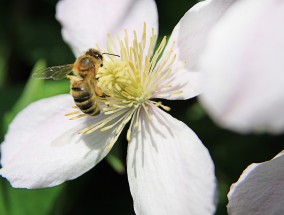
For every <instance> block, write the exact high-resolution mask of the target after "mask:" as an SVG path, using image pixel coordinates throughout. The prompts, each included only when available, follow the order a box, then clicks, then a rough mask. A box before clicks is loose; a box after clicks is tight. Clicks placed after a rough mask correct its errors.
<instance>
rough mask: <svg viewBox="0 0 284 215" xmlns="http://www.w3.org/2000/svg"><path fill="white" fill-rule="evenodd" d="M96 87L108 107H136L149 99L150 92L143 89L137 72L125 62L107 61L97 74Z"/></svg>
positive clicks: (143, 86) (129, 63)
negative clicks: (104, 98)
mask: <svg viewBox="0 0 284 215" xmlns="http://www.w3.org/2000/svg"><path fill="white" fill-rule="evenodd" d="M97 78H98V79H99V81H98V87H100V88H101V89H102V91H103V92H104V94H106V95H107V97H108V99H106V100H107V101H105V103H106V104H107V105H108V106H115V105H117V103H119V104H120V105H126V106H127V107H138V105H140V104H141V103H143V102H145V101H146V100H148V99H150V98H151V92H150V91H149V90H147V89H145V85H144V84H143V83H142V81H141V78H140V76H139V73H138V71H137V70H136V69H135V68H134V67H133V65H131V62H126V61H107V62H105V65H104V67H102V68H100V69H99V71H98V74H97Z"/></svg>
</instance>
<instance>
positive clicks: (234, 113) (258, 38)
mask: <svg viewBox="0 0 284 215" xmlns="http://www.w3.org/2000/svg"><path fill="white" fill-rule="evenodd" d="M283 20H284V2H283V1H277V0H263V1H258V0H247V1H240V2H239V3H238V4H235V5H234V6H233V7H232V8H231V10H229V11H228V13H227V14H226V16H224V17H223V19H222V20H220V23H219V24H218V26H216V28H215V29H214V31H213V32H212V35H211V36H210V40H209V43H208V49H206V52H205V55H204V58H203V60H202V69H203V70H204V74H203V76H204V77H203V79H202V85H203V87H204V94H203V95H202V96H201V101H202V102H203V104H204V106H205V107H206V108H207V109H208V111H209V113H211V115H212V116H213V118H214V119H216V121H217V122H218V123H220V125H222V126H224V127H227V128H230V129H234V130H237V131H240V132H249V131H263V130H266V131H270V132H276V133H278V132H281V131H283V130H284V115H283V109H284V94H283V92H284V84H283V83H284V73H283V69H284V60H283V59H284V51H283V50H284V28H283Z"/></svg>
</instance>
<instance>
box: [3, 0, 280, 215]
mask: <svg viewBox="0 0 284 215" xmlns="http://www.w3.org/2000/svg"><path fill="white" fill-rule="evenodd" d="M56 2H57V1H56V0H38V1H37V0H26V1H22V0H12V1H3V0H2V1H1V5H0V26H1V28H0V98H1V100H0V104H1V106H0V122H1V124H0V139H1V142H2V140H3V138H4V133H5V132H6V129H7V126H8V124H9V122H10V121H11V119H12V118H13V117H14V116H15V114H16V113H17V112H18V111H19V110H21V109H22V108H23V107H25V106H26V105H27V104H28V103H30V102H31V101H34V100H38V99H40V98H43V97H47V96H52V95H56V94H59V93H67V92H68V89H69V83H68V81H61V82H53V81H48V82H42V81H39V80H33V79H30V80H29V77H30V73H31V71H32V69H33V68H34V66H35V64H36V63H37V65H36V69H38V68H41V67H43V66H45V65H48V66H54V65H61V64H67V63H72V62H73V61H74V56H73V54H72V52H71V50H70V48H69V47H68V46H67V45H66V44H65V43H64V42H63V40H62V38H61V34H60V25H59V23H57V21H56V20H55V18H54V15H55V5H56ZM194 3H196V1H190V0H175V1H173V0H158V1H157V5H158V10H159V20H160V36H163V35H169V34H170V33H171V30H172V29H173V27H174V26H175V24H176V23H177V22H178V21H179V19H180V18H181V17H182V16H183V14H184V13H185V12H186V11H187V10H188V9H189V8H190V7H191V6H192V5H193V4H194ZM96 24H97V23H96ZM189 27H190V26H189ZM28 80H29V81H28ZM27 83H28V84H27ZM216 102H218V101H216ZM165 104H167V105H169V106H170V107H171V108H172V111H171V114H172V115H173V116H175V117H176V118H178V119H180V120H182V121H184V122H185V123H186V124H188V126H190V127H191V128H192V129H193V130H194V131H195V132H196V133H197V134H198V136H199V137H200V139H201V140H202V141H203V143H204V144H205V145H206V147H207V148H208V149H209V151H210V153H211V155H212V158H213V160H214V162H215V165H216V175H217V179H218V183H219V205H218V210H217V212H216V214H226V213H227V212H226V204H227V197H226V195H227V192H228V190H229V187H230V185H231V184H232V183H233V182H235V181H236V180H237V179H238V177H239V175H240V174H241V173H242V171H243V170H244V169H245V168H246V167H247V166H248V165H249V164H251V163H253V162H263V161H266V160H269V159H271V158H272V157H273V156H275V155H276V154H277V153H278V152H280V151H281V150H282V149H283V136H280V135H278V136H271V135H268V134H260V135H240V134H237V133H234V132H230V131H227V130H224V129H221V128H220V127H218V126H216V125H215V124H214V123H213V122H212V121H211V120H210V118H208V116H207V115H206V113H205V111H204V110H203V109H202V107H201V106H200V105H199V103H198V100H196V99H192V100H188V101H174V102H168V101H165ZM126 147H127V141H126V139H125V135H121V138H120V140H119V142H118V143H117V144H116V146H115V151H114V153H113V154H112V155H111V156H110V157H108V159H107V160H104V161H102V162H101V163H100V164H99V165H98V166H97V167H95V168H94V169H92V170H91V171H89V172H88V173H86V174H84V175H83V176H81V177H79V178H78V179H75V180H73V181H70V182H66V183H65V184H64V185H61V186H58V187H55V188H49V189H40V190H25V189H13V188H11V186H10V185H9V183H8V182H7V181H6V180H5V179H2V178H1V179H0V214H1V215H26V214H27V215H48V214H58V215H59V214H60V215H65V214H104V215H107V214H116V215H119V214H134V212H133V206H132V198H131V195H130V191H129V187H128V181H127V175H126V172H125V171H124V167H123V165H125V157H126ZM118 158H119V159H120V161H117V159H118ZM189 180H190V179H189ZM189 204H190V202H189Z"/></svg>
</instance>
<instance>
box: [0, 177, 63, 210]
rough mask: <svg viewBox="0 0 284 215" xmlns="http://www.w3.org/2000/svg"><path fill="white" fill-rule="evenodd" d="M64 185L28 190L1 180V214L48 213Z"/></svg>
mask: <svg viewBox="0 0 284 215" xmlns="http://www.w3.org/2000/svg"><path fill="white" fill-rule="evenodd" d="M63 188H64V186H63V185H61V186H57V187H53V188H46V189H37V190H27V189H16V188H12V187H11V185H10V184H8V183H7V182H5V181H4V179H1V180H0V190H1V194H0V213H1V215H25V214H28V215H34V214H35V215H48V214H50V211H52V210H53V208H54V206H55V205H56V202H57V200H58V198H59V196H60V193H61V191H62V190H63Z"/></svg>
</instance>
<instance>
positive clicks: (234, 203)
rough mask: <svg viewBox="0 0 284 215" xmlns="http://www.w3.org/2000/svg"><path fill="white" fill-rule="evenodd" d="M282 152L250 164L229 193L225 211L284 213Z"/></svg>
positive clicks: (251, 213)
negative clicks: (269, 158)
mask: <svg viewBox="0 0 284 215" xmlns="http://www.w3.org/2000/svg"><path fill="white" fill-rule="evenodd" d="M283 166H284V154H283V152H282V153H280V154H279V155H277V156H276V157H275V158H273V159H272V160H270V161H267V162H264V163H259V164H251V165H250V166H248V168H247V169H246V170H245V171H244V172H243V174H242V175H241V177H240V179H239V180H238V181H237V182H236V183H235V184H233V185H232V186H231V189H230V192H229V194H228V198H229V204H228V213H229V214H234V215H242V214H250V215H257V214H284V182H283V178H284V171H283Z"/></svg>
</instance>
